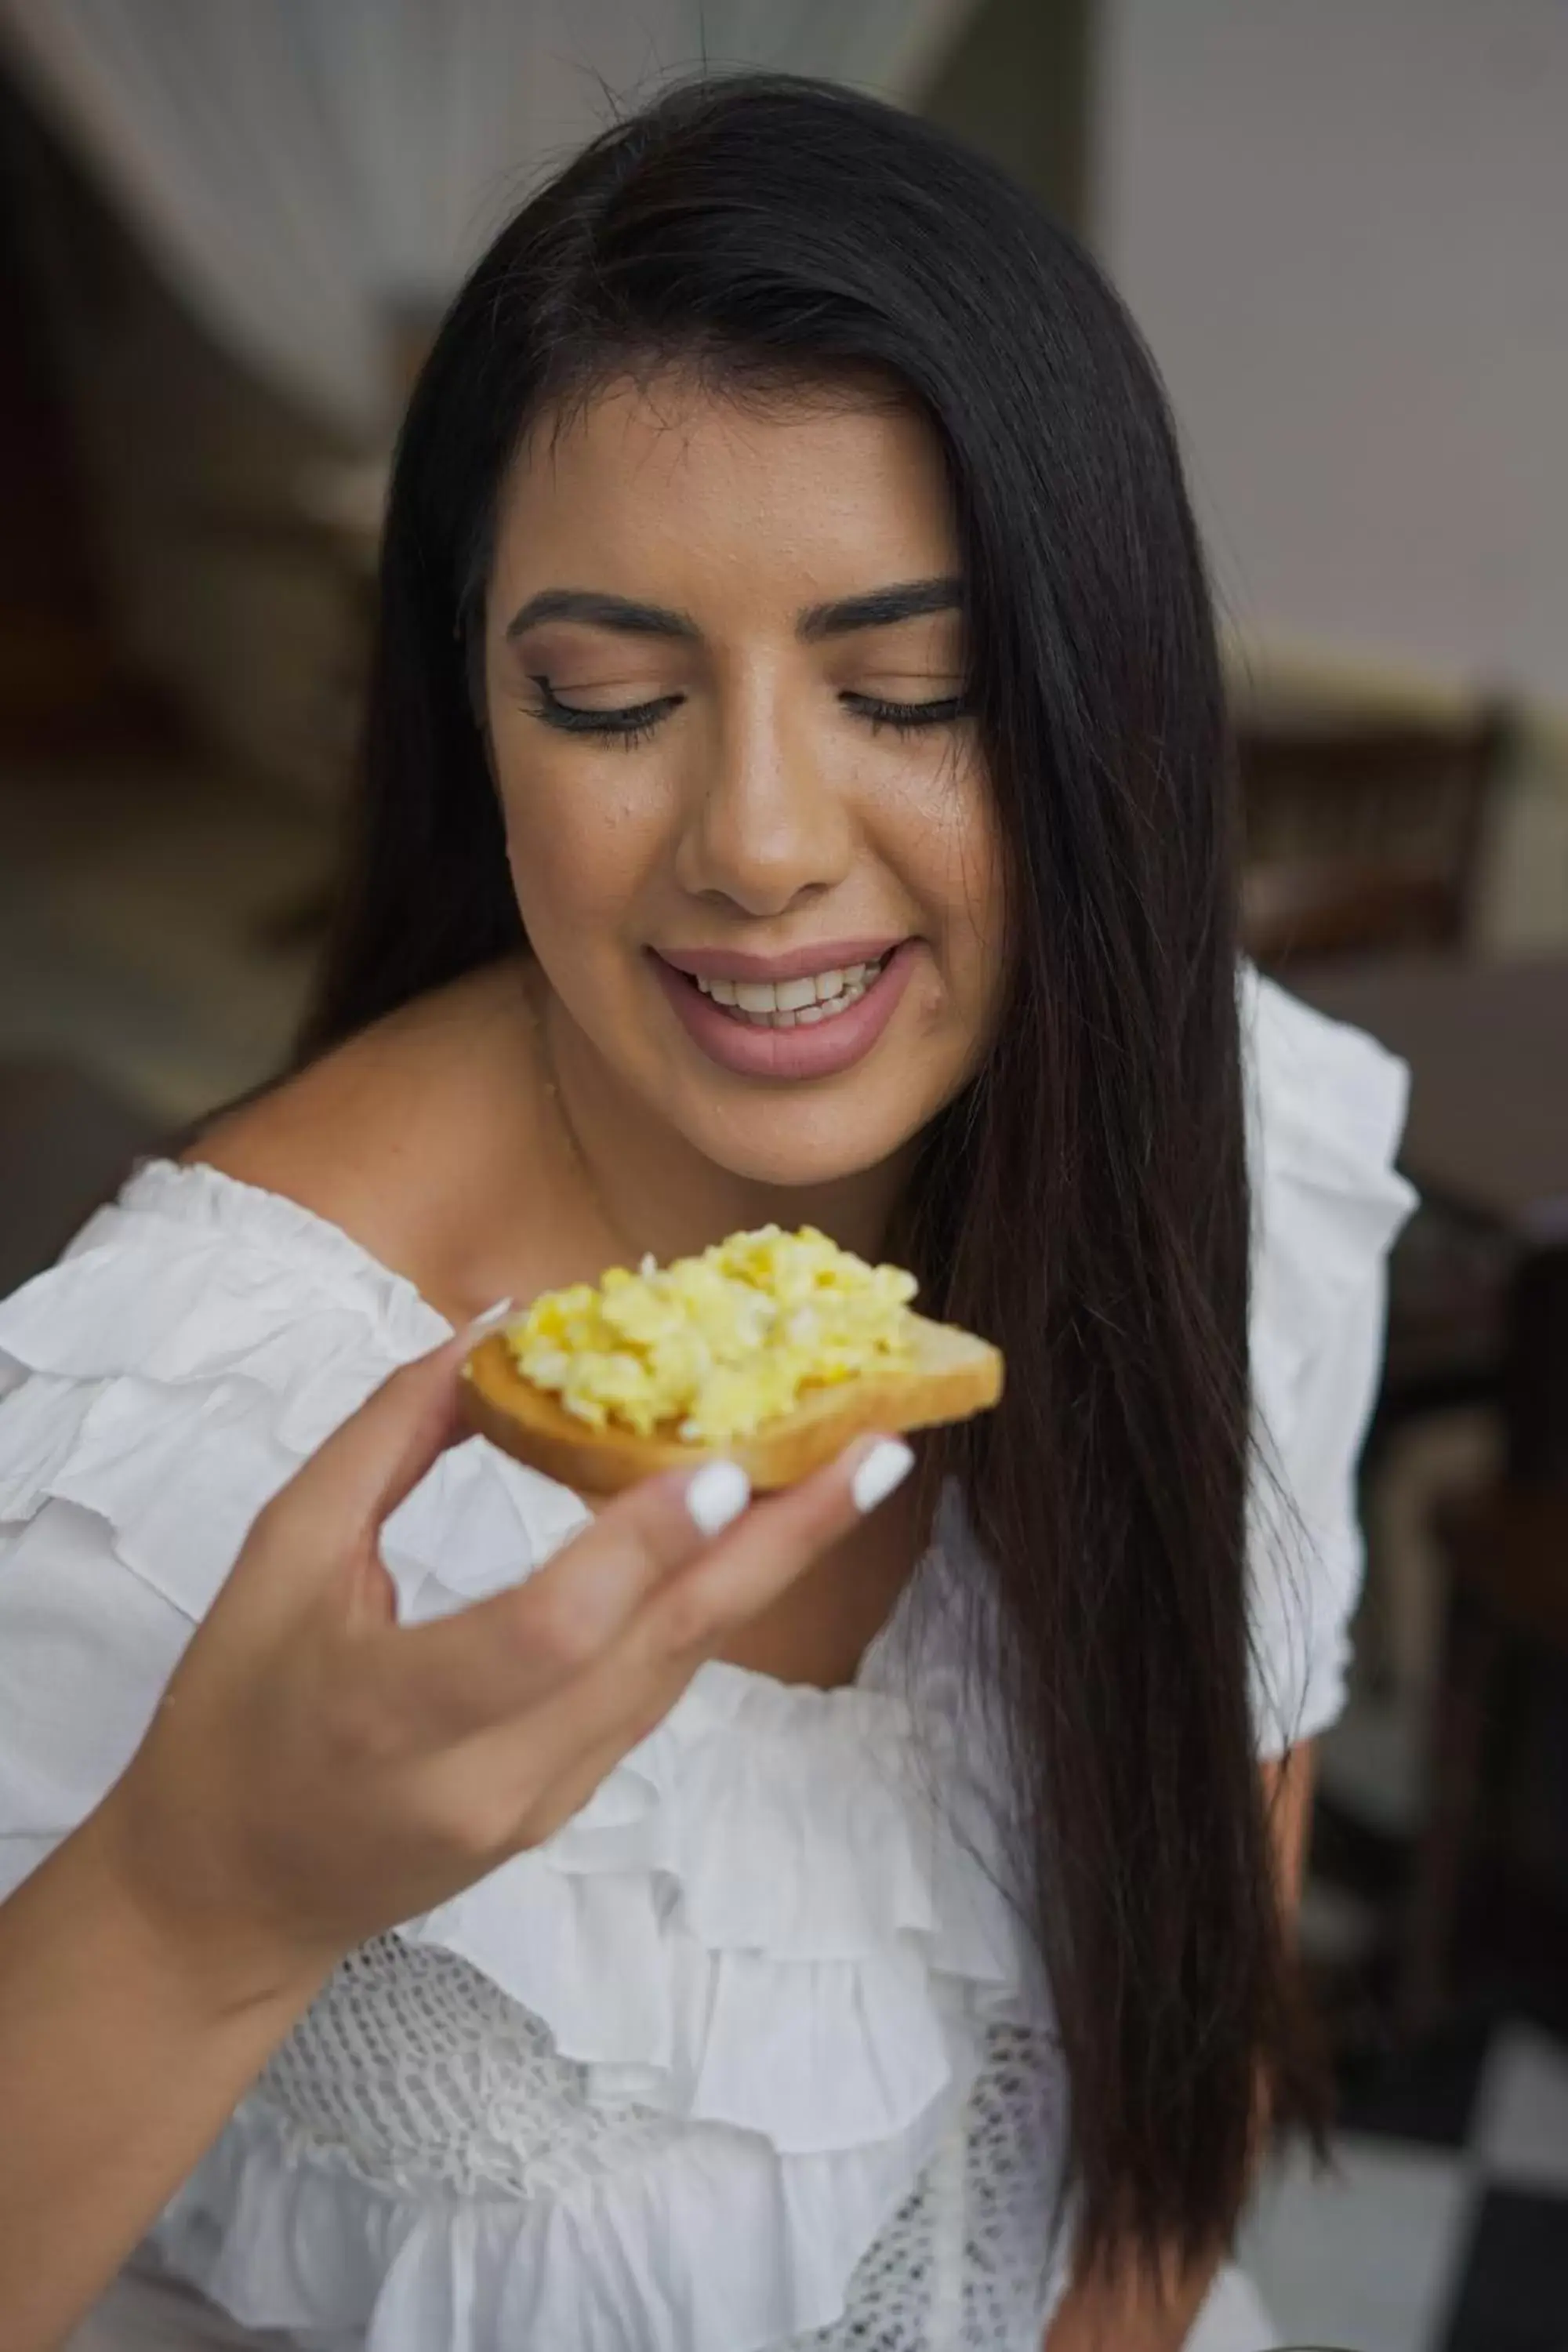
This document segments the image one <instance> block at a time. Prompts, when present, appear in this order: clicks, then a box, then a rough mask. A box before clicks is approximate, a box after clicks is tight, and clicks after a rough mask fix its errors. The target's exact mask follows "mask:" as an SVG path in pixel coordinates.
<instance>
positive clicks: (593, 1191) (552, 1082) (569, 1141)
mask: <svg viewBox="0 0 1568 2352" xmlns="http://www.w3.org/2000/svg"><path fill="white" fill-rule="evenodd" d="M524 1002H525V1003H526V1004H527V1006H528V1015H529V1019H530V1020H531V1023H532V1024H533V1036H534V1043H535V1044H536V1045H537V1046H538V1048H539V1065H540V1075H541V1076H542V1078H543V1081H544V1091H545V1093H546V1094H547V1095H548V1096H549V1097H550V1099H551V1101H552V1103H553V1104H554V1106H555V1117H556V1119H557V1122H558V1124H559V1126H560V1129H561V1132H562V1135H563V1138H564V1139H565V1143H566V1149H567V1150H568V1151H569V1152H570V1153H571V1155H572V1158H573V1159H574V1160H575V1162H576V1164H577V1169H578V1172H579V1174H580V1175H581V1176H582V1179H583V1181H584V1184H585V1185H586V1186H587V1188H588V1192H589V1195H590V1197H591V1198H592V1200H593V1203H594V1206H595V1210H596V1211H597V1212H598V1215H599V1220H600V1223H602V1224H603V1226H604V1228H605V1232H606V1233H607V1234H610V1235H611V1237H612V1238H613V1239H614V1240H615V1241H616V1243H617V1244H619V1245H620V1246H621V1247H622V1248H623V1249H624V1250H625V1252H626V1265H628V1266H637V1265H640V1264H641V1263H642V1259H643V1256H644V1252H643V1251H641V1250H639V1249H637V1248H636V1247H634V1246H633V1245H632V1244H630V1243H629V1242H628V1240H627V1237H626V1229H625V1227H624V1226H623V1225H622V1224H621V1223H620V1221H619V1219H618V1218H617V1217H616V1215H615V1213H613V1211H612V1210H611V1208H610V1205H609V1203H608V1202H607V1201H606V1200H605V1195H604V1191H603V1189H602V1187H601V1185H600V1183H599V1180H598V1178H597V1177H596V1176H595V1173H594V1171H593V1169H592V1168H591V1167H590V1166H589V1164H588V1155H587V1153H586V1152H585V1151H584V1149H583V1146H582V1143H581V1142H580V1141H579V1139H578V1135H577V1129H576V1127H575V1125H574V1122H573V1118H572V1114H571V1112H570V1111H569V1110H568V1109H567V1108H566V1098H565V1097H564V1096H563V1093H562V1091H561V1082H560V1080H559V1078H558V1077H557V1076H556V1075H555V1056H554V1055H553V1054H552V1052H551V1050H550V1035H549V1032H548V1031H547V1030H546V1028H545V1025H544V1016H543V1014H542V1012H541V1011H540V1009H539V1006H538V1005H537V1004H536V1003H534V1001H533V997H532V995H531V993H525V996H524Z"/></svg>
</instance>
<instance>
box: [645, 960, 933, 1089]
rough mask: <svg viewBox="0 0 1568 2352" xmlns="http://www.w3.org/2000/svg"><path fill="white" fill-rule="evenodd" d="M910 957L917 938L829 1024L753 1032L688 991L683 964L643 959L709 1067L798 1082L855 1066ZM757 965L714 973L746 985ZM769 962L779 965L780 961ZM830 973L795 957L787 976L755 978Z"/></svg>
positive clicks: (728, 966)
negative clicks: (818, 972) (650, 968)
mask: <svg viewBox="0 0 1568 2352" xmlns="http://www.w3.org/2000/svg"><path fill="white" fill-rule="evenodd" d="M860 945H861V942H860V941H858V940H856V941H855V942H854V946H855V948H856V949H857V950H859V948H860ZM808 952H820V950H808ZM833 952H834V953H835V954H839V955H845V960H846V961H847V962H849V963H866V962H868V961H870V957H869V956H868V955H866V954H861V953H859V952H856V953H854V954H845V950H844V948H843V947H842V946H841V945H840V944H839V943H838V942H837V941H836V942H834V945H833ZM878 952H879V953H884V954H885V953H887V950H886V949H885V948H884V949H881V950H878ZM917 952H918V942H917V941H916V940H903V941H902V942H901V943H900V945H898V946H897V947H895V948H894V949H893V951H892V953H891V954H890V955H889V957H888V961H887V962H886V963H885V964H884V965H883V967H882V970H881V971H880V972H879V974H878V976H877V978H876V979H875V980H874V981H873V982H872V983H871V985H870V987H869V988H868V990H867V991H866V993H865V994H864V996H862V997H859V998H858V999H857V1000H856V1002H855V1003H853V1004H852V1005H851V1006H850V1007H849V1009H848V1011H847V1013H835V1014H834V1016H833V1018H832V1019H831V1020H830V1021H818V1022H816V1023H815V1024H813V1025H812V1026H810V1027H808V1028H805V1029H762V1028H757V1029H753V1028H752V1026H751V1024H749V1023H748V1022H744V1021H737V1020H736V1019H735V1018H734V1016H733V1015H732V1014H731V1013H726V1012H725V1010H724V1008H723V1006H722V1005H720V1004H715V1003H713V1001H712V999H711V997H708V996H704V995H703V993H702V991H701V990H700V988H698V987H697V986H696V985H695V980H696V977H698V975H691V976H688V975H687V973H686V967H685V964H684V962H682V963H681V964H679V965H677V964H676V963H675V961H674V959H673V957H667V956H663V955H660V954H658V953H657V952H656V951H655V950H652V949H650V950H648V959H649V961H650V962H651V964H652V966H653V970H654V973H655V976H656V978H657V979H658V984H659V986H660V987H661V988H662V989H663V991H664V992H665V995H666V996H667V997H668V1000H669V1003H670V1005H671V1007H672V1008H673V1010H674V1013H675V1015H676V1018H677V1019H678V1020H679V1023H680V1024H681V1026H682V1028H684V1030H685V1031H686V1034H687V1035H688V1036H689V1038H690V1039H691V1041H692V1043H693V1044H694V1045H697V1046H698V1047H699V1048H700V1051H701V1052H702V1053H704V1054H705V1055H707V1056H708V1059H709V1060H710V1062H716V1063H718V1065H719V1066H720V1068H721V1069H725V1070H730V1071H731V1072H733V1073H734V1075H735V1076H737V1077H743V1078H763V1079H773V1080H774V1081H788V1082H792V1083H799V1082H800V1081H802V1080H805V1079H808V1078H831V1077H836V1076H837V1075H838V1073H839V1072H840V1071H841V1070H848V1069H852V1068H853V1067H854V1066H855V1064H856V1063H857V1062H860V1061H863V1060H864V1059H865V1057H866V1055H868V1053H869V1052H870V1050H871V1048H872V1046H873V1045H875V1044H876V1043H877V1040H878V1038H879V1037H880V1035H881V1034H882V1032H883V1030H884V1029H885V1028H886V1027H887V1025H888V1024H889V1021H890V1020H891V1019H892V1017H893V1014H894V1013H895V1012H896V1010H897V1009H898V1003H899V999H900V997H901V996H902V994H903V992H904V989H905V986H906V985H907V983H908V981H909V978H910V972H911V971H913V970H914V959H915V956H916V954H917ZM751 961H752V968H751V969H750V970H748V969H746V968H745V967H738V966H737V964H736V962H735V961H729V962H726V963H720V964H718V966H717V971H718V975H719V976H721V977H722V976H725V975H732V976H733V977H735V978H737V979H750V978H751V977H752V971H754V970H755V967H756V965H757V964H758V963H759V962H760V961H763V959H761V958H755V957H753V958H752V960H751ZM773 961H774V962H775V963H778V962H782V961H783V959H782V958H775V959H773ZM834 969H835V967H834V966H833V965H831V964H822V963H804V964H803V963H801V962H800V961H798V959H796V961H795V969H794V970H793V971H766V972H762V973H758V974H757V976H758V977H759V978H763V979H768V980H773V979H782V980H799V979H802V978H804V976H805V973H806V972H815V971H832V970H834ZM700 977H701V978H703V979H706V978H707V977H708V974H707V973H706V972H704V973H702V974H701V975H700Z"/></svg>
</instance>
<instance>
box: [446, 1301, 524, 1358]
mask: <svg viewBox="0 0 1568 2352" xmlns="http://www.w3.org/2000/svg"><path fill="white" fill-rule="evenodd" d="M516 1303H517V1302H516V1300H515V1299H511V1298H498V1299H497V1300H496V1303H495V1305H494V1306H493V1307H486V1309H485V1311H484V1313H483V1314H482V1315H476V1316H475V1318H474V1319H473V1321H472V1322H471V1323H465V1324H464V1326H463V1328H462V1330H461V1331H460V1332H459V1333H458V1338H459V1339H462V1340H463V1341H464V1342H465V1343H466V1344H467V1345H468V1347H470V1348H471V1347H472V1346H473V1345H474V1343H475V1341H476V1340H479V1339H483V1338H484V1336H485V1333H486V1332H487V1331H494V1330H496V1329H497V1328H499V1327H500V1325H501V1324H502V1323H504V1322H505V1321H506V1319H507V1318H508V1316H509V1315H510V1313H511V1311H512V1308H513V1307H514V1306H515V1305H516Z"/></svg>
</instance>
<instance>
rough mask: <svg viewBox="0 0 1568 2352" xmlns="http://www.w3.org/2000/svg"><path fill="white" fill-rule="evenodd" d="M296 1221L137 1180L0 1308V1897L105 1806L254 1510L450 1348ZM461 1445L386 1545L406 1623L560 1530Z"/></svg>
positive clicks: (253, 1195)
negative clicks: (406, 1376) (432, 1352)
mask: <svg viewBox="0 0 1568 2352" xmlns="http://www.w3.org/2000/svg"><path fill="white" fill-rule="evenodd" d="M447 1330H448V1327H447V1324H446V1323H445V1322H444V1321H443V1320H442V1318H440V1317H439V1316H438V1315H437V1314H436V1313H435V1311H434V1309H432V1308H430V1307H426V1305H425V1304H424V1303H423V1302H422V1301H421V1300H420V1299H419V1297H418V1296H417V1294H416V1293H415V1292H413V1291H412V1290H411V1288H410V1287H409V1286H408V1285H407V1284H405V1283H404V1282H402V1281H401V1280H400V1279H399V1278H398V1277H395V1276H389V1275H388V1274H386V1272H385V1271H384V1269H381V1268H378V1267H377V1266H376V1265H374V1261H372V1260H370V1259H368V1258H367V1257H366V1256H365V1255H364V1254H363V1252H361V1251H359V1250H358V1249H357V1248H356V1247H355V1246H354V1245H353V1244H350V1243H349V1242H348V1241H347V1239H346V1237H344V1236H342V1235H338V1234H336V1233H335V1229H332V1228H329V1227H327V1226H325V1225H324V1224H322V1223H321V1222H320V1221H319V1220H316V1219H313V1218H311V1217H310V1215H309V1213H308V1212H306V1211H303V1210H301V1209H300V1208H298V1207H296V1206H295V1204H293V1203H292V1202H288V1201H286V1200H284V1199H282V1198H281V1197H279V1196H277V1195H268V1194H264V1193H260V1192H256V1191H254V1190H253V1189H252V1188H250V1187H247V1186H243V1185H239V1184H237V1183H235V1182H234V1181H232V1180H227V1179H220V1178H218V1177H217V1176H216V1174H215V1172H214V1171H210V1170H202V1169H199V1168H195V1167H192V1168H178V1167H174V1166H173V1165H170V1164H169V1163H162V1162H160V1163H153V1165H151V1166H149V1167H148V1168H146V1169H145V1170H144V1171H142V1174H141V1175H140V1176H139V1177H137V1178H136V1179H134V1180H133V1181H132V1185H131V1186H130V1188H129V1189H128V1192H126V1193H125V1194H122V1196H121V1202H118V1203H116V1204H114V1205H111V1206H110V1207H109V1208H106V1209H103V1210H100V1212H99V1213H97V1215H96V1216H95V1217H94V1218H93V1219H92V1220H90V1221H89V1224H88V1225H87V1226H85V1227H84V1228H83V1230H82V1232H81V1233H80V1234H79V1235H78V1236H77V1238H76V1240H75V1241H74V1242H73V1243H72V1244H70V1246H69V1248H68V1250H67V1251H66V1252H65V1253H64V1255H62V1257H61V1259H60V1260H59V1262H58V1264H57V1265H54V1266H52V1267H50V1268H48V1269H47V1271H46V1272H44V1273H42V1274H40V1275H38V1276H35V1278H34V1279H33V1280H32V1281H31V1282H28V1283H26V1284H24V1285H23V1286H22V1287H21V1288H20V1289H19V1290H16V1291H14V1292H13V1293H12V1294H11V1296H10V1297H8V1298H5V1299H0V1900H3V1899H4V1897H5V1895H7V1894H9V1893H10V1892H11V1891H12V1889H13V1888H14V1887H16V1885H19V1884H20V1882H21V1881H22V1879H23V1878H25V1877H26V1875H27V1874H28V1873H29V1872H30V1871H31V1870H32V1869H33V1868H34V1867H35V1866H36V1865H37V1864H38V1863H39V1862H41V1861H42V1860H43V1859H44V1857H45V1856H46V1855H47V1853H48V1852H49V1851H50V1850H51V1848H52V1847H53V1846H55V1845H56V1844H58V1843H59V1841H60V1840H61V1839H62V1838H64V1837H65V1836H67V1835H68V1833H69V1832H71V1831H72V1830H73V1829H75V1828H76V1827H77V1826H78V1824H79V1822H81V1821H82V1820H83V1819H84V1818H85V1817H86V1815H87V1814H88V1813H89V1812H90V1811H92V1810H93V1808H94V1807H95V1806H96V1805H97V1804H98V1803H99V1802H100V1801H101V1799H102V1798H103V1797H104V1796H105V1795H106V1794H107V1792H108V1790H110V1788H111V1787H112V1786H113V1784H114V1782H115V1781H116V1780H118V1779H119V1777H120V1775H121V1772H122V1771H123V1770H124V1769H125V1767H126V1765H127V1764H128V1763H129V1762H130V1760H131V1759H132V1756H133V1755H134V1753H135V1751H136V1748H137V1747H138V1746H139V1744H140V1742H141V1739H142V1735H143V1733H144V1731H145V1729H146V1727H147V1725H148V1723H149V1722H150V1721H151V1719H152V1716H153V1710H154V1708H155V1707H156V1706H157V1703H158V1700H159V1698H160V1696H162V1693H163V1687H164V1685H165V1684H166V1683H167V1681H168V1679H169V1676H170V1675H171V1674H172V1673H173V1672H174V1667H175V1665H176V1664H177V1663H178V1661H179V1658H180V1655H181V1654H182V1652H183V1651H184V1648H185V1645H186V1643H188V1642H189V1640H190V1638H191V1635H192V1633H193V1632H194V1631H195V1627H196V1626H197V1625H198V1624H199V1623H200V1622H201V1620H202V1619H203V1617H204V1616H205V1614H206V1612H207V1610H208V1609H209V1607H210V1606H211V1604H212V1601H213V1600H214V1598H215V1597H216V1593H217V1591H218V1590H219V1588H220V1586H221V1585H222V1583H223V1581H224V1580H225V1578H226V1576H227V1574H228V1572H229V1570H230V1569H231V1567H232V1566H233V1564H234V1561H235V1559H236V1558H237V1554H238V1552H239V1549H240V1547H241V1545H242V1543H243V1542H244V1539H245V1537H246V1534H247V1530H248V1528H249V1527H250V1524H251V1522H252V1520H253V1519H254V1518H255V1517H256V1514H257V1512H258V1510H259V1509H260V1508H261V1507H262V1506H263V1504H265V1503H266V1502H267V1501H268V1498H269V1497H270V1496H272V1495H274V1494H275V1493H276V1492H277V1491H278V1489H279V1486H282V1485H283V1484H284V1483H285V1482H286V1481H287V1480H288V1479H289V1477H291V1476H292V1475H294V1473H295V1472H296V1471H297V1470H298V1469H299V1468H300V1465H301V1464H302V1463H303V1462H304V1461H305V1460H306V1459H307V1457H308V1456H309V1455H310V1454H312V1453H313V1452H314V1451H315V1449H316V1448H317V1447H318V1446H319V1445H320V1444H321V1443H322V1441H323V1440H324V1439H325V1438H326V1437H327V1436H328V1435H329V1434H330V1433H331V1431H332V1430H333V1429H335V1428H336V1427H337V1426H338V1424H339V1423H341V1422H342V1420H344V1419H345V1418H346V1416H347V1415H348V1414H349V1413H350V1412H353V1410H354V1408H355V1407H356V1406H357V1405H359V1404H360V1403H361V1402H363V1400H364V1398H365V1397H366V1396H367V1395H368V1394H369V1393H370V1391H371V1390H372V1389H374V1387H375V1386H376V1385H377V1384H378V1382H379V1381H382V1380H384V1378H385V1377H386V1375H387V1374H388V1373H389V1372H390V1371H392V1370H394V1369H395V1366H396V1365H397V1364H399V1363H404V1362H406V1361H407V1360H408V1359H409V1358H410V1357H411V1356H415V1355H417V1354H420V1353H422V1352H423V1351H424V1350H425V1349H426V1348H429V1347H431V1346H433V1345H435V1344H436V1343H437V1341H438V1340H440V1339H444V1338H445V1337H447ZM582 1516H583V1512H582V1507H581V1505H580V1504H579V1503H578V1502H577V1500H576V1498H575V1497H574V1496H569V1495H568V1494H567V1493H566V1492H565V1490H564V1489H563V1488H552V1487H551V1486H550V1484H549V1482H548V1481H545V1480H543V1479H540V1478H537V1477H536V1476H535V1475H534V1474H533V1473H531V1472H528V1471H525V1470H523V1469H522V1467H521V1465H518V1464H514V1463H511V1462H510V1460H509V1459H508V1457H506V1456H505V1455H502V1454H498V1453H496V1452H495V1450H494V1449H493V1448H492V1447H489V1446H487V1445H486V1444H484V1442H483V1440H482V1439H479V1438H472V1439H470V1440H468V1442H467V1443H466V1444H462V1445H458V1446H455V1447H453V1448H450V1449H449V1450H448V1451H447V1453H446V1454H443V1455H442V1456H441V1457H440V1459H439V1461H438V1462H437V1464H436V1465H434V1466H433V1468H432V1469H431V1470H430V1471H429V1472H428V1473H427V1474H426V1477H425V1478H424V1479H422V1480H421V1481H420V1483H419V1485H418V1486H416V1488H415V1490H414V1491H413V1493H412V1494H411V1495H409V1496H407V1497H405V1500H404V1501H403V1502H402V1503H401V1504H400V1505H399V1507H398V1508H397V1510H396V1511H395V1512H394V1513H393V1514H392V1515H391V1517H389V1518H388V1520H387V1521H386V1524H385V1526H384V1529H383V1531H382V1554H383V1557H384V1559H385V1560H386V1563H387V1566H388V1569H389V1570H390V1572H391V1573H392V1575H393V1577H394V1579H395V1582H396V1584H397V1589H398V1602H399V1613H400V1615H402V1616H403V1617H404V1618H405V1619H407V1620H410V1621H413V1620H417V1619H419V1618H421V1617H425V1616H429V1615H437V1614H441V1613H444V1612H446V1611H447V1610H448V1609H451V1608H455V1607H458V1606H461V1605H462V1603H463V1601H464V1600H465V1599H466V1598H467V1597H468V1588H469V1586H470V1585H475V1586H478V1587H480V1588H485V1589H488V1588H489V1585H490V1584H491V1583H493V1582H494V1581H496V1580H501V1579H504V1578H509V1577H512V1576H516V1575H518V1574H521V1573H524V1572H526V1570H527V1569H528V1568H529V1566H530V1565H531V1563H532V1562H533V1561H534V1560H535V1559H537V1558H538V1557H539V1556H541V1555H542V1553H545V1552H547V1551H548V1549H551V1548H552V1547H553V1544H554V1543H555V1542H558V1541H559V1540H560V1539H561V1538H562V1535H563V1533H564V1532H566V1531H569V1530H570V1529H572V1528H574V1527H575V1526H576V1525H577V1524H579V1523H580V1521H581V1518H582Z"/></svg>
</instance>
